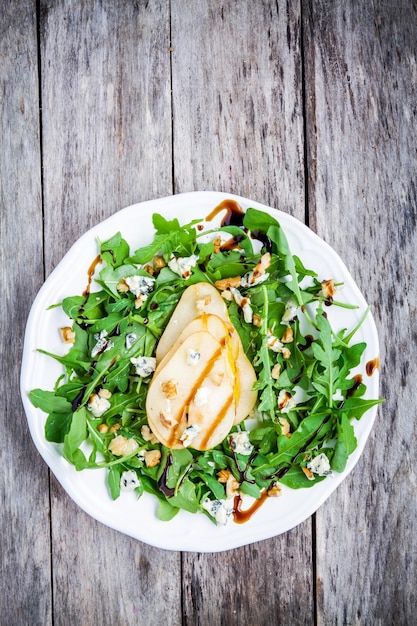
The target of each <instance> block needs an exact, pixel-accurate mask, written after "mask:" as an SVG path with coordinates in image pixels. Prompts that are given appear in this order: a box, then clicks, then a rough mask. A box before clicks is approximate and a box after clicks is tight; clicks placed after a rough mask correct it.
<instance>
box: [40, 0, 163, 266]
mask: <svg viewBox="0 0 417 626" xmlns="http://www.w3.org/2000/svg"><path fill="white" fill-rule="evenodd" d="M41 7H42V20H41V46H42V94H43V103H42V104H43V111H44V117H43V140H44V144H45V150H44V169H45V177H44V198H45V207H46V214H45V237H46V240H47V241H48V242H54V245H53V246H48V249H47V250H46V270H47V272H49V271H50V269H51V268H52V267H53V266H54V265H55V264H56V262H57V261H58V260H59V259H60V258H61V256H62V254H63V253H64V252H65V251H66V249H67V248H68V247H69V245H70V244H71V243H72V242H73V241H75V240H76V239H77V238H78V237H79V236H80V235H81V234H82V233H84V232H85V231H86V230H88V228H90V227H91V226H93V225H94V224H96V223H97V222H99V221H101V220H102V219H103V218H105V217H107V216H109V215H111V214H112V213H114V212H116V211H117V210H119V209H120V208H123V207H125V206H128V205H130V204H132V203H134V202H139V201H143V200H149V199H151V198H154V197H158V196H164V195H169V194H170V193H172V167H171V106H170V61H169V2H168V1H167V0H159V1H158V2H152V3H149V2H142V1H132V2H124V1H123V0H118V1H116V2H111V1H110V0H106V1H105V2H103V3H101V2H93V3H80V2H75V1H71V2H62V1H61V2H53V3H50V2H48V1H47V0H45V1H44V2H42V3H41Z"/></svg>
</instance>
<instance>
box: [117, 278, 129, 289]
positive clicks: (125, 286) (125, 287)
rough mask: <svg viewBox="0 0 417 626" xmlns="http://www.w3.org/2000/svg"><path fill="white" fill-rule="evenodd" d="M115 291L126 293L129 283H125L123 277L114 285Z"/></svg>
mask: <svg viewBox="0 0 417 626" xmlns="http://www.w3.org/2000/svg"><path fill="white" fill-rule="evenodd" d="M116 289H117V291H118V292H119V293H127V292H128V291H129V285H128V284H127V282H126V281H125V279H124V278H123V279H122V280H121V281H120V283H119V284H118V285H117V287H116Z"/></svg>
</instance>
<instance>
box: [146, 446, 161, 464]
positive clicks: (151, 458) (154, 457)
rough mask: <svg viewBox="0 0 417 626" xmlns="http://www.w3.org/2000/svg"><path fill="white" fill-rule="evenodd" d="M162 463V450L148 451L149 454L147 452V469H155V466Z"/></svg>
mask: <svg viewBox="0 0 417 626" xmlns="http://www.w3.org/2000/svg"><path fill="white" fill-rule="evenodd" d="M160 461H161V451H160V450H148V451H147V452H145V464H146V467H155V465H159V463H160Z"/></svg>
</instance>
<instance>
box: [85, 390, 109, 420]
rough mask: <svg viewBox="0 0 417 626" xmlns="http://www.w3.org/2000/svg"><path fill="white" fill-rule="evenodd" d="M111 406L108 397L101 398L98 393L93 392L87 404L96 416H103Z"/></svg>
mask: <svg viewBox="0 0 417 626" xmlns="http://www.w3.org/2000/svg"><path fill="white" fill-rule="evenodd" d="M110 407H111V404H110V402H109V401H108V400H107V398H101V397H100V396H99V395H98V394H96V393H93V395H92V396H90V399H89V401H88V404H87V408H88V410H89V411H91V413H92V414H93V415H94V417H101V416H102V415H103V414H104V413H105V412H106V411H107V410H108V409H109V408H110Z"/></svg>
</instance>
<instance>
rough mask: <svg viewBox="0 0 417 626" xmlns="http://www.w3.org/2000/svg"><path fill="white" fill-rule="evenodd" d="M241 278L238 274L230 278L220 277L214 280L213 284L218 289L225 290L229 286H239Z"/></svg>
mask: <svg viewBox="0 0 417 626" xmlns="http://www.w3.org/2000/svg"><path fill="white" fill-rule="evenodd" d="M241 280H242V279H241V277H240V276H233V277H232V278H221V279H220V280H216V282H215V283H214V286H215V287H216V289H218V290H219V291H225V290H226V289H229V287H240V283H241Z"/></svg>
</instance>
